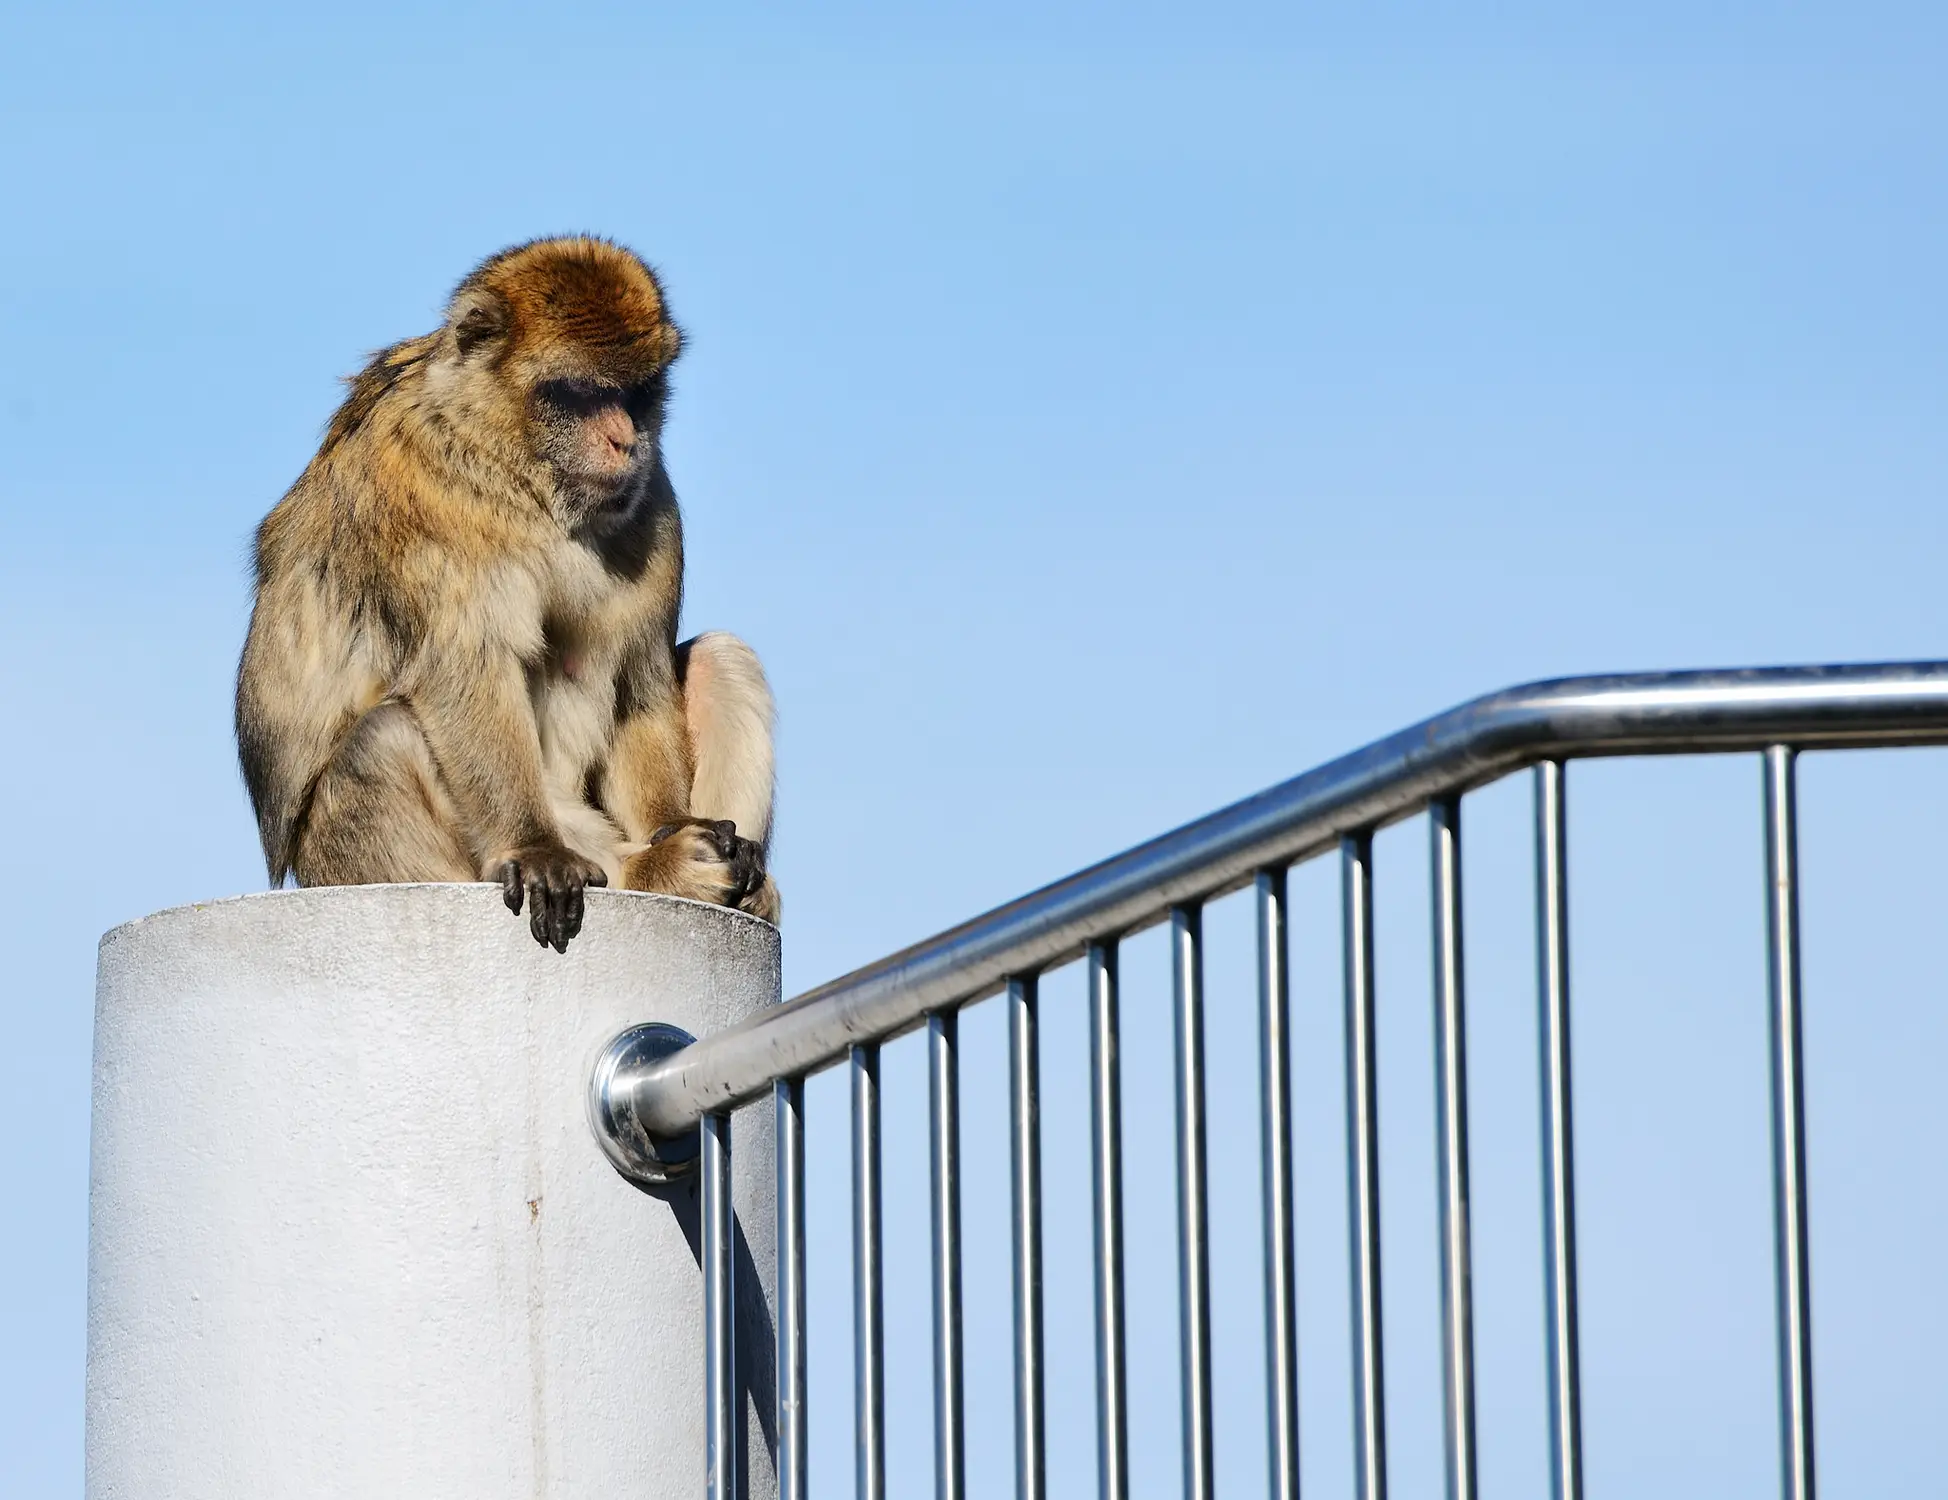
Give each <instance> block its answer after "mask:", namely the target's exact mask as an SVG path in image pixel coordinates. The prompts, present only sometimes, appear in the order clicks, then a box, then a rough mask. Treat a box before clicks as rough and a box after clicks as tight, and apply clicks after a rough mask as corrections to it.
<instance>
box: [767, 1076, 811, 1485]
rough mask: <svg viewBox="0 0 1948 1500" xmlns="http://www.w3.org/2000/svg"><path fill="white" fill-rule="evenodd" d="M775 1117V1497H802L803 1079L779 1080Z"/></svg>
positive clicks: (804, 1455) (804, 1468)
mask: <svg viewBox="0 0 1948 1500" xmlns="http://www.w3.org/2000/svg"><path fill="white" fill-rule="evenodd" d="M774 1093H775V1098H776V1103H777V1120H778V1332H777V1338H778V1360H777V1364H778V1373H777V1381H778V1408H777V1428H778V1500H806V1475H807V1472H808V1467H807V1452H806V1446H805V1437H806V1426H805V1418H806V1410H805V1081H804V1080H803V1079H802V1078H781V1079H779V1080H778V1084H777V1087H776V1089H775V1091H774Z"/></svg>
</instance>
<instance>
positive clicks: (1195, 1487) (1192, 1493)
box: [1170, 905, 1213, 1500]
mask: <svg viewBox="0 0 1948 1500" xmlns="http://www.w3.org/2000/svg"><path fill="white" fill-rule="evenodd" d="M1170 967H1171V978H1172V987H1173V989H1174V992H1175V996H1174V998H1175V1000H1176V1017H1177V1266H1178V1278H1179V1289H1178V1336H1179V1340H1180V1349H1181V1356H1182V1361H1183V1407H1184V1415H1183V1424H1184V1425H1183V1445H1184V1500H1211V1489H1212V1474H1213V1469H1212V1456H1211V1266H1210V1228H1209V1218H1210V1210H1209V1192H1210V1188H1209V1181H1208V1178H1207V1176H1206V1171H1205V1150H1204V915H1203V910H1202V908H1200V907H1198V906H1195V905H1184V906H1175V907H1172V908H1171V911H1170Z"/></svg>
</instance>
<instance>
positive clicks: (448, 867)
mask: <svg viewBox="0 0 1948 1500" xmlns="http://www.w3.org/2000/svg"><path fill="white" fill-rule="evenodd" d="M295 845H296V847H295V849H294V851H293V854H292V858H291V868H292V870H293V871H294V872H295V873H296V875H297V877H298V884H299V885H379V884H383V883H388V882H394V881H402V882H403V881H420V880H478V879H479V878H480V873H479V871H478V870H477V869H475V867H474V859H473V855H472V853H471V852H470V851H469V849H468V847H467V839H466V834H465V831H464V829H463V828H462V826H461V822H460V817H459V814H458V812H457V811H456V810H455V808H454V806H453V801H452V799H451V798H450V797H449V796H448V794H447V791H446V788H445V787H444V786H443V785H441V782H440V773H439V767H438V766H437V765H435V764H434V761H433V752H432V751H431V750H430V749H429V748H428V747H427V743H426V736H425V735H424V734H423V733H422V732H421V731H420V727H419V722H418V720H416V719H415V718H414V717H413V715H412V712H411V710H409V709H408V708H406V707H405V705H403V704H400V703H392V702H388V703H381V704H380V705H379V706H378V707H377V708H374V709H372V710H370V711H369V712H367V713H366V714H364V715H363V716H361V717H360V719H359V720H358V722H357V723H356V724H354V725H353V726H352V730H351V733H349V734H347V735H346V736H345V739H344V742H343V743H342V744H340V745H339V747H338V751H337V753H336V754H335V755H333V756H332V758H331V763H330V764H329V765H327V766H326V767H325V772H324V774H323V775H322V776H320V777H319V778H318V786H317V790H316V791H315V792H313V793H312V797H311V805H310V808H309V810H308V811H307V812H306V814H305V818H304V824H303V827H302V828H301V829H300V830H299V832H298V836H297V839H296V840H295Z"/></svg>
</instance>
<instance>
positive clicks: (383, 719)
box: [237, 238, 777, 948]
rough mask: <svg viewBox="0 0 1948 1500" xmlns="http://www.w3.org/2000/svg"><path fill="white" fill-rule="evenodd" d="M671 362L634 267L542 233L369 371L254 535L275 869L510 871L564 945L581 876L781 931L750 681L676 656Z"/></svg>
mask: <svg viewBox="0 0 1948 1500" xmlns="http://www.w3.org/2000/svg"><path fill="white" fill-rule="evenodd" d="M681 344H682V338H681V335H680V333H679V332H678V330H677V327H676V325H675V324H674V323H673V322H672V321H671V320H670V318H669V315H668V312H667V310H666V308H665V305H664V301H663V293H662V288H661V286H660V285H659V284H658V283H657V280H656V278H655V276H654V275H653V273H651V271H650V270H649V268H648V267H647V266H645V265H644V264H643V263H642V262H641V261H640V260H638V259H637V258H636V257H635V256H634V255H632V254H631V253H630V252H628V251H627V250H623V249H621V248H619V247H618V246H615V245H612V244H609V243H607V242H606V241H602V240H595V239H586V238H574V239H562V240H542V241H537V242H535V243H533V244H529V245H523V246H518V247H516V248H515V249H512V250H509V251H506V252H504V253H502V254H500V255H497V256H495V257H493V258H492V259H491V260H488V261H487V262H485V263H484V264H483V265H481V266H480V267H479V268H478V269H477V270H475V271H474V272H473V274H472V275H470V276H469V277H468V278H467V279H466V280H465V281H463V282H462V283H461V284H460V286H459V288H458V289H457V290H456V291H455V292H454V294H453V298H452V300H451V302H450V304H449V306H448V310H447V316H446V320H445V322H444V324H443V325H442V327H441V328H440V329H439V330H438V331H436V332H434V333H431V334H427V335H425V336H423V337H420V338H414V339H408V340H406V341H405V342H403V343H400V344H396V345H394V346H393V347H392V348H390V349H387V350H384V351H382V352H381V353H379V354H378V355H376V356H374V358H373V359H372V361H371V363H370V364H368V365H367V366H366V368H365V369H364V370H363V371H362V372H361V373H360V374H359V375H358V376H356V377H355V378H354V379H353V380H352V382H351V390H350V392H349V394H348V395H347V396H346V399H345V402H344V404H343V405H342V406H341V407H340V408H339V410H338V412H337V414H336V415H335V416H334V417H333V418H332V421H331V425H330V427H329V428H328V430H327V431H326V434H325V438H324V441H323V443H322V444H321V446H320V447H319V450H318V453H317V456H316V457H314V458H313V459H312V460H311V463H310V464H309V465H308V466H307V467H306V469H305V471H304V473H303V475H301V476H300V478H299V479H298V482H297V483H296V484H295V485H293V486H292V488H291V491H290V493H289V494H287V495H286V496H285V497H284V499H283V500H282V501H281V502H280V503H279V504H278V506H277V507H276V509H274V510H273V511H272V512H271V513H270V515H269V516H268V517H267V518H266V519H265V521H264V523H263V525H262V527H261V528H260V529H259V531H258V536H257V597H256V605H255V609H254V610H253V613H252V616H251V626H250V635H249V639H248V641H247V642H246V644H245V646H244V653H243V660H242V663H241V665H240V667H239V669H238V678H237V741H238V751H239V757H240V759H241V761H242V765H243V770H244V776H245V779H246V781H247V782H248V784H249V787H250V793H251V799H252V802H253V804H254V805H255V808H256V811H257V819H258V828H259V831H260V833H261V835H262V838H263V844H264V855H265V860H266V862H267V864H268V866H269V870H270V875H271V878H272V880H273V881H279V880H282V879H283V878H284V876H285V875H286V874H287V873H293V874H295V875H296V876H297V879H298V881H299V883H300V884H303V885H344V884H363V883H369V882H377V881H394V880H472V879H489V880H499V881H502V882H503V884H504V885H505V887H506V889H507V894H508V902H509V905H510V906H513V907H515V909H516V910H517V911H518V910H519V909H520V906H521V904H522V903H523V902H530V903H532V906H531V920H532V922H533V926H534V932H535V936H536V937H537V938H538V939H540V940H542V941H544V942H549V943H552V944H553V945H554V946H556V947H557V948H560V947H562V946H564V945H565V944H566V942H567V939H568V938H569V937H572V936H573V935H574V931H575V929H576V928H578V927H579V925H580V920H581V907H582V895H581V891H582V887H583V886H584V885H585V884H602V883H607V882H610V881H615V882H619V883H621V884H622V885H625V886H627V887H629V888H631V889H638V890H655V891H664V892H667V893H670V894H673V895H680V896H689V897H693V898H695V899H699V900H708V901H724V902H729V903H733V904H737V905H740V906H743V907H744V908H745V909H747V910H752V911H756V912H759V913H760V914H763V915H766V916H769V917H772V918H774V919H775V916H776V912H777V893H776V891H775V889H774V888H773V887H772V885H771V882H770V880H769V879H768V878H767V877H766V876H765V874H764V844H765V841H766V839H767V837H768V834H769V827H770V814H771V781H772V751H771V699H770V693H769V691H768V689H767V688H766V686H765V683H764V676H763V672H762V670H761V669H760V668H759V666H758V664H757V658H756V657H755V656H754V655H752V654H751V652H750V650H749V648H748V647H746V646H744V645H743V644H742V643H741V642H739V641H737V640H736V639H735V638H734V637H730V636H723V635H706V636H701V637H699V638H698V639H697V640H695V641H693V642H689V643H686V644H685V645H683V646H681V647H679V646H678V644H677V641H676V623H677V614H678V610H679V607H680V604H681V601H682V588H683V540H682V525H681V521H680V518H679V516H678V512H677V507H676V497H675V494H674V492H673V491H672V490H671V488H670V484H669V480H668V477H667V475H666V473H665V472H664V468H663V461H662V451H661V441H660V438H661V431H662V420H663V405H664V399H665V395H666V380H667V371H668V369H669V366H670V364H671V362H672V361H673V360H674V359H675V358H676V356H677V353H678V351H679V350H680V348H681ZM733 824H734V825H735V826H734V828H733V826H732V825H733Z"/></svg>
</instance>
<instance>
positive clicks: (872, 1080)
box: [852, 1044, 886, 1500]
mask: <svg viewBox="0 0 1948 1500" xmlns="http://www.w3.org/2000/svg"><path fill="white" fill-rule="evenodd" d="M881 1256H882V1247H881V1239H880V1171H879V1047H878V1046H877V1045H876V1044H866V1045H861V1046H856V1047H854V1048H853V1049H852V1310H853V1334H852V1338H853V1354H852V1357H853V1402H854V1419H855V1421H856V1424H857V1429H858V1434H857V1455H856V1461H857V1471H856V1472H857V1480H856V1484H855V1490H856V1500H886V1330H885V1318H886V1304H885V1285H884V1278H883V1275H882V1268H883V1262H882V1259H881Z"/></svg>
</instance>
